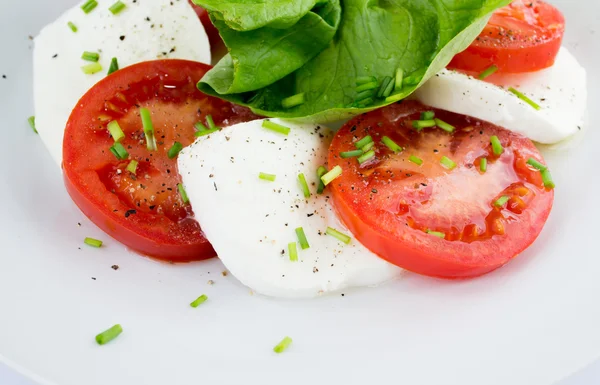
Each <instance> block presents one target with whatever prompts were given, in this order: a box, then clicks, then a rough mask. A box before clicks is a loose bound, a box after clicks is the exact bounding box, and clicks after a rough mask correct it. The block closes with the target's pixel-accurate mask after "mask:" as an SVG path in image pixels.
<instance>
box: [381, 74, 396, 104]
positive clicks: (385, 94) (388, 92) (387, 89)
mask: <svg viewBox="0 0 600 385" xmlns="http://www.w3.org/2000/svg"><path fill="white" fill-rule="evenodd" d="M395 84H396V78H392V79H391V80H390V82H389V83H388V85H387V87H385V90H384V91H383V94H382V95H381V97H382V98H386V99H387V98H388V97H389V96H390V95H391V94H392V91H394V86H395Z"/></svg>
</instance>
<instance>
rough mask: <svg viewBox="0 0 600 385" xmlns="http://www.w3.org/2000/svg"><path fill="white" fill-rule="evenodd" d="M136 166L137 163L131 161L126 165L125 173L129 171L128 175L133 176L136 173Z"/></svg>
mask: <svg viewBox="0 0 600 385" xmlns="http://www.w3.org/2000/svg"><path fill="white" fill-rule="evenodd" d="M138 164H139V162H138V161H137V160H132V161H131V162H129V164H128V165H127V171H129V172H130V173H132V174H133V175H135V173H136V172H137V168H138Z"/></svg>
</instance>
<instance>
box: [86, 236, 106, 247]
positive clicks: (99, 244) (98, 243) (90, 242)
mask: <svg viewBox="0 0 600 385" xmlns="http://www.w3.org/2000/svg"><path fill="white" fill-rule="evenodd" d="M83 243H85V244H86V245H88V246H92V247H96V248H99V247H102V241H100V240H98V239H94V238H86V239H84V240H83Z"/></svg>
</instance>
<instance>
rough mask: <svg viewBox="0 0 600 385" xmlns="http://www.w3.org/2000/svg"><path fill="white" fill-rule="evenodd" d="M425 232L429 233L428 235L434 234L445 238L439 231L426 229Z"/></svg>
mask: <svg viewBox="0 0 600 385" xmlns="http://www.w3.org/2000/svg"><path fill="white" fill-rule="evenodd" d="M426 233H427V234H429V235H433V236H436V237H438V238H442V239H444V238H446V234H444V233H440V232H439V231H431V230H427V231H426Z"/></svg>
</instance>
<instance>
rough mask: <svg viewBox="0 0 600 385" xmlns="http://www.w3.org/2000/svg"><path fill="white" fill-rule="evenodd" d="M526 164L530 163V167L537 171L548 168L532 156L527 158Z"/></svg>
mask: <svg viewBox="0 0 600 385" xmlns="http://www.w3.org/2000/svg"><path fill="white" fill-rule="evenodd" d="M527 164H528V165H530V166H531V167H533V168H535V169H537V170H538V171H545V170H547V169H548V166H546V165H544V164H542V163H540V162H538V161H537V160H535V159H533V158H529V160H527Z"/></svg>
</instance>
